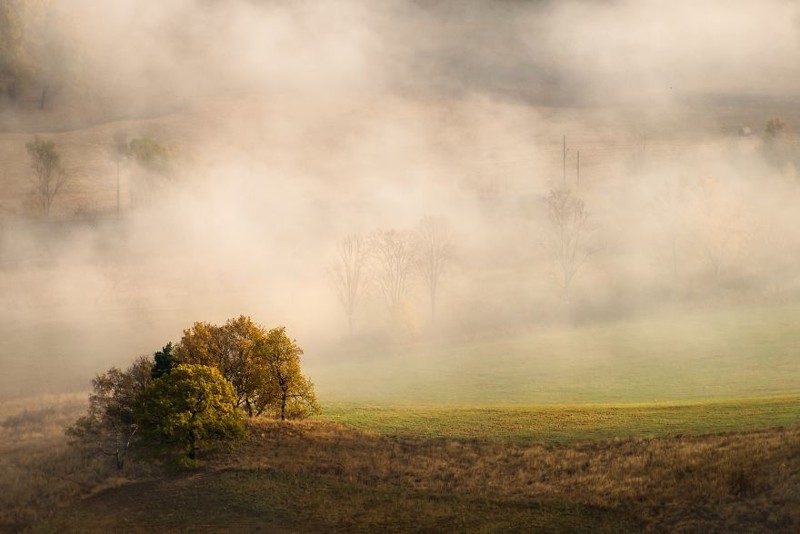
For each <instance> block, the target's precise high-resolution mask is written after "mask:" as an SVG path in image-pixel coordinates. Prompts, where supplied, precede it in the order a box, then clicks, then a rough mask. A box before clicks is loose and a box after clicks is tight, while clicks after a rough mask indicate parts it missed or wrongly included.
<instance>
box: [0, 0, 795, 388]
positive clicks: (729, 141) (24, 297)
mask: <svg viewBox="0 0 800 534" xmlns="http://www.w3.org/2000/svg"><path fill="white" fill-rule="evenodd" d="M24 13H25V16H24V18H23V28H24V30H25V31H26V32H27V35H30V36H32V39H33V41H35V42H36V43H39V44H37V45H36V48H35V50H36V51H38V52H37V55H35V57H33V59H32V61H36V62H38V68H39V70H40V71H41V72H43V73H45V75H43V79H45V78H46V80H47V82H46V83H45V82H40V83H39V85H36V84H34V83H32V84H31V85H30V87H29V89H28V90H27V92H23V94H22V95H21V96H19V97H17V99H16V101H14V102H12V101H11V99H10V98H6V99H5V100H2V106H3V107H2V109H1V110H0V121H1V122H0V162H2V166H0V184H1V185H0V225H1V226H0V231H1V232H2V234H1V239H2V241H0V291H2V310H0V312H1V313H2V317H0V320H1V321H0V323H1V324H2V326H0V397H14V396H19V395H24V394H28V393H31V392H44V391H56V392H57V391H62V390H76V389H78V390H80V389H86V388H87V386H88V381H89V379H90V378H91V377H92V376H93V375H94V374H95V373H97V372H101V371H103V370H105V369H107V368H108V367H109V366H111V365H124V364H126V363H127V362H129V361H130V360H131V359H132V358H134V357H135V356H137V355H139V354H144V353H152V352H153V351H155V350H157V349H159V348H160V347H161V346H162V345H163V344H165V343H166V342H167V341H178V340H179V338H180V335H181V331H182V329H183V328H187V327H189V326H190V325H191V324H192V323H193V322H194V321H210V322H222V321H224V320H225V319H226V318H228V317H232V316H236V315H239V314H245V315H250V316H252V317H253V318H254V319H255V320H256V321H257V322H259V323H263V324H265V325H266V326H274V325H278V324H284V325H286V326H287V328H288V331H289V332H290V334H291V335H292V336H294V337H296V338H297V339H298V341H299V342H300V344H301V345H302V346H303V347H304V348H305V350H306V358H307V361H308V362H309V365H310V366H311V367H312V370H313V367H314V366H315V365H317V366H319V365H323V364H324V363H325V362H326V361H327V360H326V359H328V358H334V357H339V356H340V355H341V354H342V353H343V352H346V351H347V350H348V349H347V347H350V346H358V347H360V348H361V349H363V347H369V350H372V351H373V352H374V353H375V354H376V357H379V354H380V352H381V347H383V346H386V345H387V344H395V345H396V344H398V343H404V342H408V341H419V340H422V341H424V340H427V339H437V340H439V341H441V340H444V342H449V341H453V340H462V339H466V338H471V337H474V336H494V335H506V334H507V333H509V332H517V331H523V330H530V329H537V328H546V327H549V326H552V325H556V324H557V325H563V324H566V325H571V324H576V323H581V324H583V323H587V322H595V321H597V322H602V321H606V320H617V319H621V318H622V319H624V318H629V317H633V316H637V315H640V314H647V313H655V312H658V311H659V310H663V309H665V308H670V307H687V308H691V307H697V306H729V305H730V306H737V305H744V306H748V305H752V304H755V303H757V304H763V303H764V302H772V301H775V300H779V299H783V300H793V299H797V297H798V289H800V286H799V285H798V280H797V277H796V272H797V267H798V258H800V254H798V253H800V232H798V231H797V228H798V222H799V221H798V220H797V216H796V212H797V210H796V209H795V206H797V205H798V201H800V189H799V188H800V185H798V178H800V176H798V169H797V165H798V164H800V147H799V146H798V141H797V138H796V137H795V136H794V133H793V130H792V128H797V127H800V111H798V110H800V107H799V106H798V104H800V98H799V97H798V96H797V95H798V90H800V61H798V59H799V58H800V6H799V5H798V4H797V3H795V2H789V1H779V0H773V1H763V2H752V1H744V0H736V1H725V2H723V1H720V0H714V1H712V0H702V1H696V2H691V3H689V2H686V3H674V2H664V1H657V0H645V1H640V0H637V1H634V0H629V1H602V2H591V1H575V2H546V1H541V2H539V1H530V2H524V1H510V0H508V1H482V2H479V1H467V2H458V1H450V2H425V1H417V2H411V1H409V2H400V1H390V2H367V1H363V2H358V1H319V2H302V3H293V2H284V1H255V0H251V1H246V0H239V1H229V2H222V1H213V0H171V1H169V2H141V1H135V0H119V1H115V2H103V1H100V0H74V1H71V2H68V3H63V2H55V1H49V2H48V1H45V0H43V1H41V2H30V3H26V8H25V10H24ZM43 87H47V93H46V95H45V96H46V98H45V96H42V88H43ZM2 98H5V97H2ZM39 100H41V101H42V102H44V105H41V106H40V105H37V103H38V102H39ZM40 108H41V109H40ZM775 118H780V119H781V121H783V122H782V123H777V122H775V123H773V125H775V124H785V125H786V126H785V127H783V126H781V127H779V128H778V129H777V130H773V131H772V132H767V131H766V125H767V123H768V121H770V120H772V119H775ZM34 134H37V135H39V136H40V137H42V138H45V139H49V140H52V141H54V142H55V146H56V149H57V150H58V151H59V152H60V154H61V161H62V165H63V167H64V170H65V172H66V175H67V176H68V181H67V182H66V184H65V186H64V188H63V189H62V190H61V191H60V192H59V193H58V195H57V196H56V197H55V199H54V201H53V207H52V213H51V215H50V217H49V218H44V217H42V216H41V215H40V214H39V213H38V212H37V211H36V206H35V202H33V201H32V198H31V173H32V171H31V168H30V161H29V159H28V155H27V153H26V151H25V143H27V142H29V141H31V140H32V139H33V135H34ZM115 135H116V136H120V135H121V136H124V137H125V138H126V140H133V139H142V138H148V139H153V140H155V141H157V142H158V143H160V144H161V145H162V146H164V147H167V149H168V150H169V153H170V157H169V169H168V170H167V171H165V172H160V173H155V172H152V171H148V170H147V169H146V168H144V167H142V165H140V164H138V163H137V162H136V161H134V160H133V159H128V160H125V161H123V162H121V164H120V171H119V172H120V198H121V203H120V216H119V217H117V214H116V209H117V208H116V194H117V192H116V173H117V167H116V163H115V161H114V159H113V158H112V157H111V155H110V147H111V145H112V143H113V139H114V136H115ZM564 137H566V152H564V151H563V149H564ZM578 153H580V156H578ZM579 161H580V170H578V168H579V167H578V166H579ZM578 172H580V183H578ZM562 189H567V190H569V191H570V193H569V194H570V195H571V198H580V199H581V200H582V202H583V206H584V208H585V224H584V225H583V226H581V227H580V228H579V230H580V232H579V233H580V237H579V242H578V243H576V245H577V246H576V247H575V249H574V254H573V258H572V259H573V260H575V261H577V263H576V265H575V273H574V277H573V278H572V279H571V281H570V283H569V289H568V291H567V290H566V289H565V288H564V285H565V284H564V279H563V269H562V267H563V266H561V265H560V264H559V256H558V254H557V252H556V249H558V247H559V246H561V245H563V243H558V242H554V239H556V241H557V239H558V238H554V227H553V221H552V218H551V216H550V212H549V211H548V210H549V208H548V202H547V198H548V195H549V194H550V192H551V191H554V190H562ZM426 216H430V217H434V218H435V220H437V221H439V223H440V224H441V225H443V228H446V232H445V233H446V235H447V236H448V239H449V241H448V244H449V245H450V249H449V253H450V254H449V256H448V260H447V266H446V269H444V270H443V273H442V276H441V280H440V284H439V285H438V287H437V293H436V295H437V299H436V311H435V319H436V320H435V321H432V320H431V312H430V311H429V310H430V302H429V288H428V286H427V285H426V283H425V279H424V276H423V275H422V272H421V271H420V269H419V268H416V267H415V266H416V265H417V263H419V262H414V261H411V265H410V266H409V267H408V281H407V284H406V286H405V288H404V290H403V291H401V293H402V294H401V295H400V298H399V299H398V302H396V303H394V304H393V305H391V306H390V305H387V301H386V298H385V294H383V293H381V291H380V287H381V284H380V280H379V279H378V278H380V274H379V273H380V272H381V265H380V262H381V259H380V258H381V255H380V254H379V253H377V252H376V250H375V248H376V244H375V243H376V242H378V241H379V240H378V238H377V237H376V236H377V235H378V234H377V233H376V232H379V231H389V230H396V231H397V234H396V238H397V239H398V240H400V241H402V240H406V241H403V243H405V245H404V246H408V247H409V250H411V249H414V250H416V249H415V248H414V243H415V241H414V236H415V235H418V231H419V230H420V228H421V227H420V224H421V221H422V220H423V218H425V217H426ZM354 234H359V235H362V236H363V238H364V240H365V243H366V245H365V247H366V248H369V249H370V250H369V251H368V254H367V256H368V257H367V259H366V260H365V262H366V263H365V272H367V273H368V274H367V275H365V277H366V278H365V280H366V282H365V287H364V292H363V294H360V297H361V298H360V299H359V301H358V305H357V306H356V307H355V310H354V313H353V334H352V336H351V335H350V334H349V329H348V317H347V314H346V313H345V309H344V307H343V306H342V303H341V302H339V301H338V300H337V292H336V287H335V281H334V278H333V277H332V275H331V273H332V269H333V268H334V267H333V266H334V265H335V262H336V261H337V246H339V244H341V243H342V240H343V239H345V238H346V237H347V236H348V235H354ZM410 254H412V255H413V254H417V253H416V252H414V253H411V252H410ZM414 258H417V256H414ZM417 259H418V258H417ZM369 273H372V274H371V275H369ZM312 374H313V373H312Z"/></svg>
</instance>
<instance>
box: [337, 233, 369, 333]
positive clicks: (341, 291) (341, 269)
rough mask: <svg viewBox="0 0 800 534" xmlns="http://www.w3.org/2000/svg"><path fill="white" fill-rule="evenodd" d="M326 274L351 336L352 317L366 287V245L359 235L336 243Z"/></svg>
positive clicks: (350, 236)
mask: <svg viewBox="0 0 800 534" xmlns="http://www.w3.org/2000/svg"><path fill="white" fill-rule="evenodd" d="M328 273H329V275H330V277H331V281H332V283H333V287H334V289H335V290H336V296H337V297H338V298H339V302H340V303H341V305H342V307H343V308H344V312H345V314H346V315H347V326H348V328H349V331H350V335H351V336H352V335H353V316H354V315H355V312H356V309H357V308H358V305H359V303H360V302H361V297H362V296H363V294H364V290H365V288H366V285H367V245H366V243H365V241H364V238H363V237H362V236H361V235H360V234H351V235H349V236H347V237H345V238H344V239H342V240H341V241H340V242H339V243H338V245H337V247H336V257H335V258H334V260H333V262H332V263H331V265H330V267H329V268H328Z"/></svg>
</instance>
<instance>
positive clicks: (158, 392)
mask: <svg viewBox="0 0 800 534" xmlns="http://www.w3.org/2000/svg"><path fill="white" fill-rule="evenodd" d="M302 354H303V351H302V349H301V348H300V347H299V346H298V345H297V342H296V341H295V340H293V339H291V338H289V337H288V336H287V335H286V330H285V328H284V327H278V328H273V329H271V330H266V329H265V328H263V327H261V326H259V325H257V324H255V323H254V322H253V321H252V320H251V319H250V318H249V317H245V316H240V317H238V318H235V319H230V320H228V321H227V322H226V323H225V324H223V325H212V324H209V323H195V324H194V325H193V326H192V327H191V328H189V329H187V330H185V331H184V334H183V338H182V339H181V341H180V343H178V344H177V345H173V344H172V343H168V344H167V345H166V346H164V347H163V348H162V349H161V350H160V351H158V352H156V353H155V354H154V355H153V357H152V358H150V357H147V356H142V357H140V358H138V359H137V360H136V361H134V362H133V364H131V366H130V367H128V369H126V370H125V371H122V370H120V369H118V368H116V367H114V368H112V369H110V370H109V371H107V372H106V373H103V374H101V375H98V376H97V377H95V379H94V380H93V381H92V386H93V392H92V393H91V395H90V396H89V409H88V412H87V414H86V415H85V416H83V417H81V418H80V419H78V421H76V423H75V424H74V425H73V426H72V427H71V428H70V429H69V430H68V433H69V435H71V436H72V437H73V438H74V440H75V442H76V443H78V444H80V445H83V446H85V447H88V448H89V449H91V450H95V451H100V452H102V453H104V454H108V455H111V456H114V457H115V459H116V463H117V468H118V469H122V467H123V464H124V460H125V458H126V456H127V455H128V454H129V452H130V451H131V450H142V451H150V452H153V453H156V454H173V453H176V452H177V453H178V455H179V457H186V456H188V458H189V459H192V460H193V459H195V458H196V456H197V452H198V450H199V449H200V447H201V446H203V444H205V443H207V442H215V441H227V440H235V439H238V438H241V437H242V436H244V433H245V430H244V416H245V415H246V416H248V417H255V416H259V415H269V416H273V417H277V418H280V419H281V420H283V419H286V418H300V417H306V416H309V415H312V414H316V413H319V405H318V404H317V400H316V395H315V393H314V386H313V384H312V383H311V382H310V381H309V380H308V379H307V378H306V377H304V376H303V373H302V371H301V369H300V356H301V355H302Z"/></svg>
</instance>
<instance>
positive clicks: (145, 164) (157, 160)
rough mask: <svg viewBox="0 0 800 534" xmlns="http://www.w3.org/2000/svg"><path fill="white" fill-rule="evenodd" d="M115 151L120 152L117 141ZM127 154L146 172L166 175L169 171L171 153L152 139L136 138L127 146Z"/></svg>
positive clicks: (120, 146) (121, 147) (167, 148)
mask: <svg viewBox="0 0 800 534" xmlns="http://www.w3.org/2000/svg"><path fill="white" fill-rule="evenodd" d="M116 144H117V145H118V148H117V150H122V149H123V145H122V144H120V142H119V141H117V142H116ZM127 154H129V155H130V156H131V157H133V159H134V160H135V161H136V163H138V164H139V165H140V166H141V167H142V168H143V169H145V170H146V171H148V172H154V173H160V174H166V173H167V172H168V171H169V170H170V166H171V163H172V155H173V151H172V150H171V149H170V148H169V147H166V146H164V145H162V144H161V143H159V142H158V141H156V140H155V139H154V138H152V137H147V136H145V137H137V138H135V139H132V140H131V141H130V143H128V145H127Z"/></svg>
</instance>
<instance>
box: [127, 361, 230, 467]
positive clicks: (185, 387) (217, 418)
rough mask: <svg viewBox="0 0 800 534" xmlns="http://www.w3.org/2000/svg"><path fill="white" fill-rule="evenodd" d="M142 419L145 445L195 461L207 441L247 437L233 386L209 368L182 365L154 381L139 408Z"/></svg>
mask: <svg viewBox="0 0 800 534" xmlns="http://www.w3.org/2000/svg"><path fill="white" fill-rule="evenodd" d="M136 419H137V420H138V421H139V423H140V425H141V429H142V434H143V436H144V438H145V440H147V441H148V442H150V443H152V444H155V445H158V446H159V448H160V449H162V450H163V448H167V449H170V448H172V447H176V448H178V449H179V450H181V451H186V452H187V454H188V457H189V458H190V459H192V460H194V459H195V458H196V457H197V451H198V449H199V448H200V446H201V445H202V444H203V443H205V442H207V441H218V440H231V439H237V438H241V437H243V436H244V426H243V423H242V418H241V415H240V412H239V411H238V410H237V408H236V393H235V391H234V389H233V386H232V385H231V383H230V382H228V381H227V380H225V378H224V377H223V376H222V374H221V373H220V372H219V371H218V370H217V369H216V368H214V367H210V366H207V365H191V364H181V365H178V366H176V367H174V368H173V369H172V371H171V372H170V373H169V374H167V375H163V376H162V377H161V378H159V379H158V380H155V381H153V383H152V385H151V386H150V387H148V388H147V389H146V390H145V391H144V393H143V395H142V396H141V399H140V401H139V402H137V403H136Z"/></svg>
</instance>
